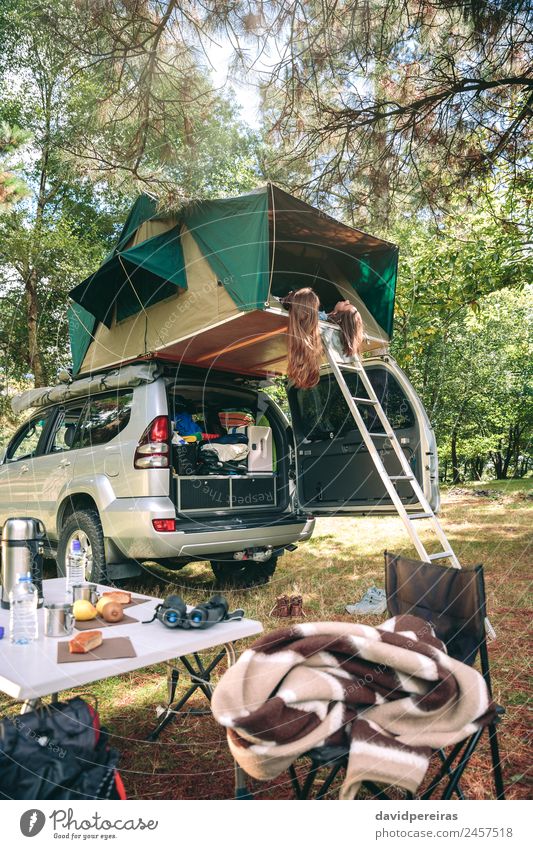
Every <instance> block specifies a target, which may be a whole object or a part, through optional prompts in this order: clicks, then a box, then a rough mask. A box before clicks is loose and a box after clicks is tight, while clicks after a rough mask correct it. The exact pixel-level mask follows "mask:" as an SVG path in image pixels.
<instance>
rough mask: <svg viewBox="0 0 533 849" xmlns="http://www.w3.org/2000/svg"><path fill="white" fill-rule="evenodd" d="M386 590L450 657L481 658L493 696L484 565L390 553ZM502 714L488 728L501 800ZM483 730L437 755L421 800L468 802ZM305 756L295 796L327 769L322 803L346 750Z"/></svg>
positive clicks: (391, 603) (395, 608)
mask: <svg viewBox="0 0 533 849" xmlns="http://www.w3.org/2000/svg"><path fill="white" fill-rule="evenodd" d="M385 588H386V592H387V606H388V609H389V613H390V615H391V616H397V615H399V614H404V613H412V614H413V615H415V616H419V617H420V618H421V619H424V620H426V621H428V622H430V623H431V624H432V626H433V628H434V630H435V633H436V635H437V637H438V638H439V639H441V640H442V641H443V642H444V643H445V644H446V647H447V649H448V654H449V655H450V656H451V657H454V658H456V659H457V660H461V661H462V662H463V663H467V664H468V665H469V666H471V665H473V664H474V663H475V661H476V658H477V656H478V654H479V661H480V667H481V674H482V675H483V678H484V679H485V683H486V685H487V688H488V691H489V694H491V695H492V689H491V680H490V670H489V656H488V651H487V640H486V632H485V618H486V598H485V582H484V578H483V567H482V566H475V567H474V568H473V569H455V568H453V567H449V566H439V565H437V564H435V563H422V562H421V561H419V560H409V559H407V558H405V557H400V556H398V555H395V554H391V553H390V552H387V551H386V552H385ZM504 713H505V709H504V708H503V707H501V706H500V705H498V706H497V708H496V718H495V720H494V722H493V723H492V724H491V725H489V726H487V731H488V738H489V743H490V752H491V760H492V775H493V780H494V788H495V795H496V798H497V799H504V798H505V791H504V785H503V776H502V768H501V761H500V754H499V746H498V736H497V723H498V722H499V721H500V720H501V718H502V716H503V714H504ZM484 731H485V728H482V729H480V730H478V731H476V732H475V734H473V735H472V736H470V737H469V738H467V739H466V740H463V741H461V742H460V743H457V744H456V745H455V746H453V747H451V750H450V751H449V752H448V753H446V752H445V751H443V750H442V749H441V750H439V751H437V752H436V753H435V756H436V757H437V758H438V759H439V761H440V765H439V768H438V770H437V772H436V774H435V776H434V777H433V778H432V780H431V782H430V784H429V786H428V787H427V788H426V789H425V790H424V791H423V792H422V794H421V795H420V797H419V798H421V799H431V798H434V797H435V795H436V793H437V792H438V791H439V789H441V790H442V792H441V795H440V797H439V798H441V799H451V798H452V797H453V796H456V797H457V798H458V799H464V798H465V797H464V794H463V791H462V789H461V786H460V780H461V777H462V775H463V773H464V771H465V769H466V767H467V766H468V763H469V761H470V758H471V757H472V755H473V753H474V751H475V750H476V748H477V746H478V743H479V741H480V740H481V737H482V735H483V733H484ZM302 757H303V758H305V759H306V760H309V761H310V762H311V763H310V766H309V767H308V769H307V772H306V773H305V776H304V778H303V780H300V779H299V778H298V775H297V772H296V769H295V768H294V765H293V766H291V767H290V769H289V775H290V779H291V784H292V787H293V790H294V793H295V795H296V798H297V799H308V798H309V797H310V794H311V792H312V790H313V787H314V785H315V782H316V780H317V778H318V773H319V771H320V770H322V769H323V768H325V767H326V768H329V772H328V774H327V776H326V777H325V778H324V780H323V781H322V783H321V785H320V787H319V788H318V790H317V792H316V794H315V798H317V799H322V798H324V796H325V794H326V793H327V792H328V790H329V788H330V787H331V784H332V783H333V781H334V779H335V778H336V776H337V775H338V773H339V772H340V771H341V770H342V769H344V768H345V767H346V764H347V762H348V749H347V748H345V747H340V746H321V747H320V748H315V749H312V750H311V751H309V752H306V753H305V755H303V756H302ZM363 786H364V788H365V789H366V790H368V791H370V792H371V793H372V795H373V796H374V798H377V799H389V798H390V797H389V796H388V795H387V793H386V792H385V789H383V788H380V787H379V786H378V785H376V784H375V783H374V782H364V784H363ZM407 797H408V798H413V797H412V795H411V794H407Z"/></svg>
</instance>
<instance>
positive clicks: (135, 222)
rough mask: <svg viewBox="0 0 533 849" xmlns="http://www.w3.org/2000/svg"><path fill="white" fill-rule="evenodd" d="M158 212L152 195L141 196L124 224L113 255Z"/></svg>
mask: <svg viewBox="0 0 533 849" xmlns="http://www.w3.org/2000/svg"><path fill="white" fill-rule="evenodd" d="M156 212H157V201H156V200H154V198H152V197H150V195H145V194H142V195H139V197H138V198H137V200H136V201H135V203H134V204H133V206H132V208H131V209H130V211H129V214H128V217H127V218H126V221H125V222H124V226H123V228H122V230H121V232H120V236H119V237H118V241H117V243H116V245H115V247H114V248H113V253H116V252H117V251H119V250H120V249H121V248H123V247H124V246H125V245H126V244H127V243H128V242H129V240H130V239H131V237H132V236H133V234H134V233H135V231H136V230H137V229H138V228H139V227H140V226H141V224H143V223H144V222H145V221H149V220H150V218H153V217H154V215H155V214H156Z"/></svg>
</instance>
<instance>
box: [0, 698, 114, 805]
mask: <svg viewBox="0 0 533 849" xmlns="http://www.w3.org/2000/svg"><path fill="white" fill-rule="evenodd" d="M119 757H120V756H119V753H118V752H117V750H116V749H113V748H111V747H110V746H109V743H108V734H107V731H106V729H105V728H102V727H101V726H100V718H99V716H98V712H97V710H96V708H93V707H92V706H91V705H89V704H88V703H87V702H85V701H84V700H83V699H81V698H78V697H76V698H73V699H70V700H69V701H67V702H55V703H53V704H47V705H42V706H40V707H38V708H37V709H36V710H32V711H29V712H28V713H23V714H19V715H18V716H14V717H6V718H5V719H3V720H1V721H0V798H4V799H80V800H81V799H125V798H126V793H125V790H124V785H123V783H122V779H121V777H120V775H119V773H118V772H117V768H116V767H117V764H118V761H119Z"/></svg>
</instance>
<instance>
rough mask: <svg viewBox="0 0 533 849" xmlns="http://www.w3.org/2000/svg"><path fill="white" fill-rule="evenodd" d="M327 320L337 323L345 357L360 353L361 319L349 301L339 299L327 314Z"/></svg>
mask: <svg viewBox="0 0 533 849" xmlns="http://www.w3.org/2000/svg"><path fill="white" fill-rule="evenodd" d="M328 319H329V321H333V322H334V323H335V324H338V325H339V327H340V329H341V334H342V345H343V350H344V353H345V355H346V356H347V357H353V356H355V355H356V354H360V353H361V350H362V347H363V319H362V318H361V313H360V312H359V310H358V309H357V307H355V306H354V305H353V304H351V303H350V301H339V302H338V303H336V304H335V309H334V310H333V312H330V314H329V315H328Z"/></svg>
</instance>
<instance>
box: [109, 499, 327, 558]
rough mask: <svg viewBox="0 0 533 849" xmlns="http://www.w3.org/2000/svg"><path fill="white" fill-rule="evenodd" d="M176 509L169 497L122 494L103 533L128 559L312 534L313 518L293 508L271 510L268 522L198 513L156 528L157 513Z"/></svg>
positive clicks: (276, 543) (166, 515) (164, 515)
mask: <svg viewBox="0 0 533 849" xmlns="http://www.w3.org/2000/svg"><path fill="white" fill-rule="evenodd" d="M175 517H176V509H175V507H174V504H173V503H172V501H171V500H170V498H120V499H117V500H116V501H114V502H112V503H111V504H110V505H109V506H108V507H107V508H106V509H105V510H103V511H102V513H101V519H102V527H103V531H104V536H105V537H106V538H108V539H111V540H112V541H113V543H114V544H115V545H116V546H117V548H118V549H119V550H120V551H121V552H122V554H123V555H124V556H125V557H127V558H129V559H136V560H150V559H155V560H159V559H172V558H178V557H190V558H191V559H198V558H201V556H202V555H207V554H209V555H214V554H223V553H228V552H233V551H240V550H243V549H245V548H256V547H257V548H261V547H266V546H272V547H273V548H277V547H280V546H284V545H290V544H291V543H297V542H305V540H308V539H309V537H310V536H311V535H312V533H313V530H314V526H315V520H314V519H313V518H311V517H305V518H304V517H302V518H301V519H300V518H299V517H297V516H295V515H294V514H293V515H292V516H291V515H287V514H286V513H281V514H277V515H271V516H270V517H269V518H268V519H266V520H265V521H264V522H263V521H262V522H260V523H258V522H257V521H256V522H253V523H252V522H250V523H248V524H247V522H246V518H245V517H242V516H240V517H239V521H237V520H236V519H235V517H232V516H227V515H226V516H224V517H221V516H220V517H217V518H218V520H219V521H218V522H217V525H218V526H217V527H216V528H213V527H212V524H213V522H212V518H214V517H207V519H204V520H202V519H200V518H198V519H197V520H196V521H194V522H187V523H186V524H184V526H183V528H179V529H177V530H176V531H172V532H166V533H165V532H163V533H160V532H158V531H156V530H154V527H153V525H152V520H153V519H171V518H172V519H173V518H175Z"/></svg>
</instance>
